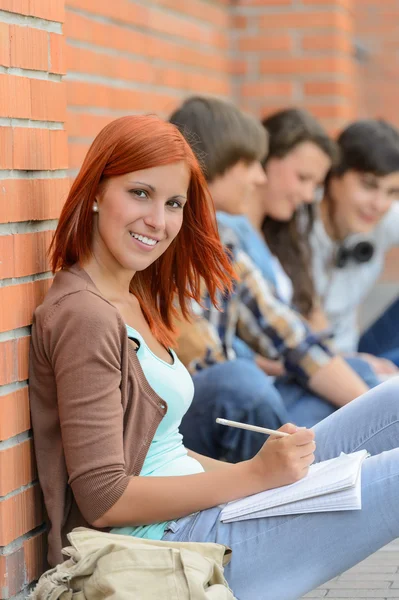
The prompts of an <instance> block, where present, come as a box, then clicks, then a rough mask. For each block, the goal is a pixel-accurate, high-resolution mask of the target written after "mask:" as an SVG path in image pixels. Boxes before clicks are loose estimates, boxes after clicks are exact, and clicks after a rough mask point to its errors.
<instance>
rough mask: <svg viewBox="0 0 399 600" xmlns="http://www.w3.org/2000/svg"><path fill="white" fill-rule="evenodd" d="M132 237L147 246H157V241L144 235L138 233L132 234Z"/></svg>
mask: <svg viewBox="0 0 399 600" xmlns="http://www.w3.org/2000/svg"><path fill="white" fill-rule="evenodd" d="M130 235H131V236H132V237H134V238H136V240H139V241H140V242H143V244H147V246H155V244H156V243H157V240H152V239H151V238H148V237H145V236H144V235H139V234H138V233H131V234H130Z"/></svg>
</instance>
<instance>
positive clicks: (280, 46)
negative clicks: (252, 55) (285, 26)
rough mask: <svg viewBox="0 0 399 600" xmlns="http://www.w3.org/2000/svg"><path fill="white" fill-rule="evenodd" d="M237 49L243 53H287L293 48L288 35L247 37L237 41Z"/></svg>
mask: <svg viewBox="0 0 399 600" xmlns="http://www.w3.org/2000/svg"><path fill="white" fill-rule="evenodd" d="M238 47H239V49H240V50H242V51H244V52H271V51H282V50H285V51H287V52H289V51H291V50H292V48H293V39H292V38H291V37H290V36H289V35H272V36H269V35H264V34H262V35H259V36H254V35H248V36H243V37H241V38H240V39H239V41H238Z"/></svg>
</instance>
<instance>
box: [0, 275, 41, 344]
mask: <svg viewBox="0 0 399 600" xmlns="http://www.w3.org/2000/svg"><path fill="white" fill-rule="evenodd" d="M50 285H51V280H50V279H44V280H39V281H31V282H29V283H21V284H18V285H10V286H6V287H3V288H0V332H2V331H10V330H12V329H17V328H18V327H25V326H26V325H30V324H31V323H32V316H33V312H34V310H35V308H36V307H37V306H38V305H39V304H40V303H41V302H42V301H43V298H44V296H45V294H46V292H47V290H48V288H49V287H50Z"/></svg>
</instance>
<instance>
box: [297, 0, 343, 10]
mask: <svg viewBox="0 0 399 600" xmlns="http://www.w3.org/2000/svg"><path fill="white" fill-rule="evenodd" d="M302 4H303V5H304V6H325V5H327V6H332V5H333V6H334V7H335V6H342V7H343V8H346V9H347V10H352V9H353V0H302Z"/></svg>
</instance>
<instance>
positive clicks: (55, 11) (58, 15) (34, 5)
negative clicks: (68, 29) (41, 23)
mask: <svg viewBox="0 0 399 600" xmlns="http://www.w3.org/2000/svg"><path fill="white" fill-rule="evenodd" d="M18 12H22V11H18ZM29 14H30V15H32V16H34V17H40V18H42V19H47V20H48V21H57V22H58V23H63V22H64V20H65V11H64V0H29Z"/></svg>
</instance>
